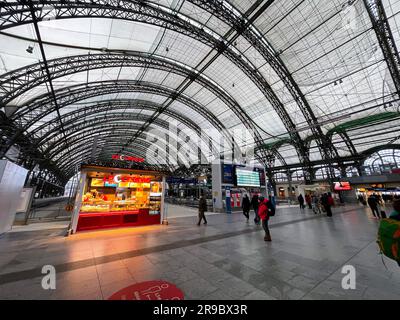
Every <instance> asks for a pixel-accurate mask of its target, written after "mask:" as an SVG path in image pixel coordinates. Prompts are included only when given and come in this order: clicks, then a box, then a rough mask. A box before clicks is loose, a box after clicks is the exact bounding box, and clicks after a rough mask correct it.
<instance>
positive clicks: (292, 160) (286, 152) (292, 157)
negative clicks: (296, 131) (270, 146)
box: [278, 145, 300, 164]
mask: <svg viewBox="0 0 400 320" xmlns="http://www.w3.org/2000/svg"><path fill="white" fill-rule="evenodd" d="M278 152H279V153H280V154H281V155H282V157H283V158H284V159H285V161H286V163H287V164H296V163H300V160H299V157H298V155H297V151H296V149H295V148H294V147H293V146H291V145H284V146H282V147H280V148H279V150H278Z"/></svg>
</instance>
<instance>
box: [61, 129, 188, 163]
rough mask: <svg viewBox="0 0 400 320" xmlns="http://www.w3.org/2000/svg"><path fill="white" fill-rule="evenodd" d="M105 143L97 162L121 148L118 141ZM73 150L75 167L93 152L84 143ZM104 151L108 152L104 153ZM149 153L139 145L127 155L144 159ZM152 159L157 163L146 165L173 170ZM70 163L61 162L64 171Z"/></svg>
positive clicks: (64, 160) (128, 151) (129, 149)
mask: <svg viewBox="0 0 400 320" xmlns="http://www.w3.org/2000/svg"><path fill="white" fill-rule="evenodd" d="M83 139H87V137H83V138H81V140H82V141H81V142H83ZM138 140H140V141H143V140H142V139H138ZM144 141H145V142H147V141H146V140H144ZM104 143H105V145H104V146H103V148H102V150H101V154H100V156H99V157H98V159H97V161H101V159H102V158H103V157H106V156H107V155H108V154H111V153H112V152H115V150H117V149H118V148H119V147H120V144H119V141H118V140H116V141H111V143H108V142H104ZM104 147H106V148H104ZM112 147H115V148H114V149H112ZM110 148H111V149H110ZM72 150H73V151H74V154H75V155H76V157H74V158H73V160H72V161H75V162H73V163H74V165H75V164H76V163H79V161H80V160H79V158H80V157H82V156H85V155H88V156H89V155H90V154H91V150H88V148H87V146H85V144H84V143H80V144H77V145H76V146H75V147H74V148H73V149H72ZM137 150H140V151H141V153H138V152H137ZM104 151H107V152H104ZM147 151H148V148H146V147H144V146H143V145H138V144H135V146H134V147H131V148H127V149H126V152H127V154H132V155H135V156H138V155H140V156H143V157H146V156H147ZM161 152H163V153H164V154H165V155H166V156H167V153H166V151H164V150H161ZM178 155H179V154H178ZM151 159H153V160H154V162H155V163H154V164H150V163H146V165H151V166H158V167H168V168H169V169H170V170H171V169H172V166H171V165H168V164H163V163H162V162H160V161H159V160H158V159H157V158H155V157H151ZM97 161H96V162H97ZM181 162H182V163H184V161H181ZM70 163H71V160H67V159H63V160H62V161H61V162H59V166H60V168H61V169H63V168H64V167H65V166H66V165H68V164H70Z"/></svg>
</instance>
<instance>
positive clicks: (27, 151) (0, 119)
mask: <svg viewBox="0 0 400 320" xmlns="http://www.w3.org/2000/svg"><path fill="white" fill-rule="evenodd" d="M0 127H2V134H4V135H10V134H14V133H16V132H18V130H19V129H18V128H17V127H16V126H15V124H14V123H12V122H10V121H9V119H8V118H7V117H6V115H5V114H4V113H3V112H2V111H0ZM17 142H18V145H19V146H20V156H19V158H18V160H17V163H18V164H19V165H22V166H23V167H25V168H27V169H28V170H32V169H33V168H34V167H35V165H36V164H37V165H39V167H40V168H41V169H48V170H49V171H51V172H52V174H53V175H54V176H55V177H56V178H57V180H58V181H59V183H60V184H62V183H64V182H66V181H68V179H67V177H66V176H65V175H64V173H63V172H61V171H60V170H59V169H58V168H57V167H56V166H55V165H54V163H52V162H51V160H50V159H48V158H46V157H44V155H43V154H42V153H41V152H40V151H39V150H37V149H35V148H32V146H33V141H32V140H31V139H30V138H29V137H28V136H26V135H22V136H20V137H19V139H18V140H17Z"/></svg>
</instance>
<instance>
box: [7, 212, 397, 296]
mask: <svg viewBox="0 0 400 320" xmlns="http://www.w3.org/2000/svg"><path fill="white" fill-rule="evenodd" d="M208 220H209V224H208V226H201V227H197V226H196V225H195V217H180V218H174V219H170V221H169V222H170V224H169V225H168V226H150V227H141V228H133V229H119V230H108V231H99V232H90V233H80V234H76V235H73V236H71V237H64V236H63V234H64V232H63V230H62V229H48V230H32V229H30V230H31V231H26V232H24V231H21V230H19V231H20V232H13V233H8V234H6V235H3V236H2V237H0V299H107V298H109V297H110V296H111V295H112V294H113V293H115V292H116V291H118V290H120V289H122V288H124V287H127V286H129V285H131V284H134V283H137V282H143V281H148V280H165V281H168V282H171V283H173V284H175V285H176V286H177V287H178V288H180V289H181V290H182V291H183V292H184V294H185V298H186V299H202V300H212V299H229V300H230V299H232V300H233V299H234V300H238V299H243V300H245V299H399V298H400V268H399V267H398V266H397V264H396V263H394V262H392V261H390V260H388V259H385V263H386V266H387V269H386V268H385V266H384V265H383V263H382V260H381V256H380V255H379V252H378V248H377V245H376V243H375V241H376V231H377V225H378V223H377V221H376V220H373V219H371V217H370V215H369V213H368V212H367V211H366V210H365V209H363V208H359V207H345V208H336V209H335V214H334V217H333V218H328V217H326V216H315V215H313V214H312V213H310V212H307V213H306V214H301V213H300V212H299V211H298V209H297V208H283V209H279V210H278V212H277V216H276V217H275V218H274V219H273V220H272V221H271V233H272V237H273V242H272V243H265V242H264V241H263V232H262V229H261V228H260V227H257V226H254V224H252V223H250V224H246V222H245V220H244V218H243V216H242V215H241V214H233V215H224V214H222V215H210V216H209V219H208ZM28 230H29V229H28ZM49 264H50V265H53V266H55V268H56V271H57V283H56V286H57V287H56V290H43V289H42V287H41V280H42V276H43V275H42V274H41V268H42V267H43V266H44V265H49ZM344 265H353V266H354V267H355V268H356V271H357V287H356V290H343V289H342V287H341V283H342V278H343V277H344V275H343V274H342V273H341V269H342V267H343V266H344Z"/></svg>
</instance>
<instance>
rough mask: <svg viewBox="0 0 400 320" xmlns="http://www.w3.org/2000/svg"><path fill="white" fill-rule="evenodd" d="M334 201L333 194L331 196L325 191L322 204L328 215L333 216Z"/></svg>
mask: <svg viewBox="0 0 400 320" xmlns="http://www.w3.org/2000/svg"><path fill="white" fill-rule="evenodd" d="M332 202H333V198H332V196H329V194H328V193H324V194H323V196H322V197H321V204H322V206H323V208H324V211H325V212H326V215H327V216H328V217H332V204H333V203H332Z"/></svg>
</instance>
